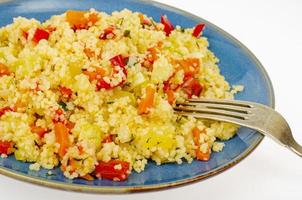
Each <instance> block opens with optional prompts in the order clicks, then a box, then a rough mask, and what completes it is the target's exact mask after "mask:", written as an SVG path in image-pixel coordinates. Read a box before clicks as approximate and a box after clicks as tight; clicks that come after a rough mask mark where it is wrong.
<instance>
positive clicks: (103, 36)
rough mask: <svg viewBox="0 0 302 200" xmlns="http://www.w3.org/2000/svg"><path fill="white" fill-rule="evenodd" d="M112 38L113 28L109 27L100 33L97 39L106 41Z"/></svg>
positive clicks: (113, 35)
mask: <svg viewBox="0 0 302 200" xmlns="http://www.w3.org/2000/svg"><path fill="white" fill-rule="evenodd" d="M114 37H115V33H114V27H113V26H109V27H108V28H106V29H104V30H103V31H102V32H101V34H100V36H99V39H101V40H106V39H113V38H114Z"/></svg>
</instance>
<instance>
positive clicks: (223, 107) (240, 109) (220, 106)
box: [176, 102, 251, 114]
mask: <svg viewBox="0 0 302 200" xmlns="http://www.w3.org/2000/svg"><path fill="white" fill-rule="evenodd" d="M176 105H177V106H191V107H195V106H196V107H200V106H203V107H206V108H210V109H218V110H225V111H233V112H238V113H244V114H249V113H251V110H250V109H251V108H246V107H239V106H233V105H224V104H212V103H202V104H201V103H196V102H183V103H176Z"/></svg>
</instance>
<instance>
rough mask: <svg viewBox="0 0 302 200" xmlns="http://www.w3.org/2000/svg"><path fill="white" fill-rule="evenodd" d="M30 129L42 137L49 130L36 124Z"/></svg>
mask: <svg viewBox="0 0 302 200" xmlns="http://www.w3.org/2000/svg"><path fill="white" fill-rule="evenodd" d="M30 129H31V132H32V133H36V134H38V135H39V137H40V138H43V137H44V136H45V134H46V133H47V132H48V131H47V129H45V128H42V127H40V126H35V125H32V126H31V127H30Z"/></svg>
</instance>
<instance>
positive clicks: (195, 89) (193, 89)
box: [182, 78, 203, 98]
mask: <svg viewBox="0 0 302 200" xmlns="http://www.w3.org/2000/svg"><path fill="white" fill-rule="evenodd" d="M182 89H183V90H184V92H185V93H186V94H187V95H188V98H191V97H192V96H193V95H194V96H197V97H199V95H200V93H201V92H202V90H203V86H202V85H201V84H200V83H199V81H198V80H197V79H195V78H189V79H188V80H186V81H185V82H184V84H183V85H182Z"/></svg>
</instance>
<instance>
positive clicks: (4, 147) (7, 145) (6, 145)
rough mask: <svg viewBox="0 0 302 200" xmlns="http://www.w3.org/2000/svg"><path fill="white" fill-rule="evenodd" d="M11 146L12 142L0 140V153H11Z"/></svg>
mask: <svg viewBox="0 0 302 200" xmlns="http://www.w3.org/2000/svg"><path fill="white" fill-rule="evenodd" d="M12 148H13V142H8V141H3V140H0V154H5V155H8V154H11V153H12V151H11V150H12Z"/></svg>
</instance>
